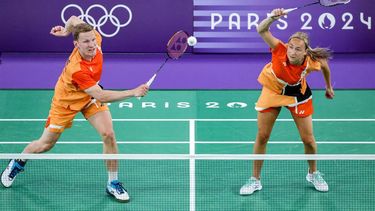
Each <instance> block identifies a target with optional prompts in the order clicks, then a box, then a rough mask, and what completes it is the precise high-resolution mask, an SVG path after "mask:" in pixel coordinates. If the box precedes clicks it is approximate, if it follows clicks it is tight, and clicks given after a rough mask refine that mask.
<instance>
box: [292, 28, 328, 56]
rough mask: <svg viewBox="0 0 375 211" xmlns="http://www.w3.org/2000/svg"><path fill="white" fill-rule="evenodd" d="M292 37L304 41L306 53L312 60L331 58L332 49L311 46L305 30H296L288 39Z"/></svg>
mask: <svg viewBox="0 0 375 211" xmlns="http://www.w3.org/2000/svg"><path fill="white" fill-rule="evenodd" d="M293 38H297V39H300V40H302V41H303V42H304V43H305V47H306V49H307V55H308V56H309V57H310V58H311V59H312V60H314V61H316V60H318V59H325V60H327V59H331V58H332V51H331V50H330V49H329V48H319V47H318V48H311V47H310V39H309V35H308V34H307V33H305V32H296V33H294V34H293V35H292V36H290V38H289V41H290V40H291V39H293Z"/></svg>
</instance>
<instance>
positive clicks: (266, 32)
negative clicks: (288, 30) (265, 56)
mask: <svg viewBox="0 0 375 211" xmlns="http://www.w3.org/2000/svg"><path fill="white" fill-rule="evenodd" d="M271 14H272V16H270V17H267V18H266V19H264V20H263V21H262V22H260V24H259V26H258V28H257V31H258V33H259V35H260V36H261V37H262V39H263V40H264V42H266V43H267V45H268V46H269V47H270V48H271V49H274V48H275V47H276V46H277V44H278V43H279V42H280V41H279V39H277V38H276V37H274V36H273V35H272V34H271V32H270V26H271V24H272V23H273V22H275V21H276V20H277V19H279V18H280V17H281V16H283V15H286V13H284V9H274V10H272V12H271Z"/></svg>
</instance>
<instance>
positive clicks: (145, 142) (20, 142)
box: [0, 140, 375, 151]
mask: <svg viewBox="0 0 375 211" xmlns="http://www.w3.org/2000/svg"><path fill="white" fill-rule="evenodd" d="M29 143H30V141H17V142H15V141H0V145H1V144H4V145H5V144H29ZM194 143H196V144H254V143H255V142H254V141H195V142H194ZM316 143H317V144H375V140H374V141H317V142H316ZM56 144H103V142H102V141H58V142H57V143H56ZM117 144H189V145H194V144H191V142H190V141H117ZM268 144H302V141H269V142H268ZM190 147H193V146H190ZM190 151H192V149H190ZM194 151H195V149H194Z"/></svg>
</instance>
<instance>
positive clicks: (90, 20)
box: [61, 4, 133, 37]
mask: <svg viewBox="0 0 375 211" xmlns="http://www.w3.org/2000/svg"><path fill="white" fill-rule="evenodd" d="M69 8H76V9H78V11H79V12H80V15H77V16H78V17H79V18H80V19H82V20H86V22H87V23H88V24H90V25H91V26H93V27H94V29H98V31H99V32H100V34H101V35H103V36H104V37H113V36H115V35H116V34H118V32H119V31H120V28H122V27H125V26H127V25H129V23H130V22H131V20H132V17H133V14H132V11H131V10H130V8H129V7H128V6H126V5H124V4H117V5H115V6H114V7H113V8H112V9H111V10H110V11H109V13H108V11H107V9H106V8H105V7H104V6H103V5H100V4H94V5H91V6H90V7H89V8H87V10H86V12H84V11H83V9H82V7H80V6H79V5H77V4H69V5H67V6H65V7H64V8H63V10H62V11H61V20H62V21H63V22H64V24H66V19H65V11H66V10H67V9H69ZM93 8H99V9H101V10H103V12H104V15H103V16H102V17H100V18H99V20H98V21H96V20H95V18H94V17H92V16H91V15H89V12H90V11H91V10H92V9H93ZM117 8H123V9H125V10H126V11H127V13H128V14H129V18H128V20H127V21H126V22H125V23H121V22H120V20H119V19H118V18H117V17H116V16H114V15H113V12H114V11H115V10H116V9H117ZM108 19H109V21H110V22H111V23H112V24H113V25H114V26H115V27H116V30H115V32H113V33H112V34H106V33H104V32H103V31H102V29H101V27H102V26H103V25H104V24H106V23H107V21H108Z"/></svg>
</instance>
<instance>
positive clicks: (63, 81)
mask: <svg viewBox="0 0 375 211" xmlns="http://www.w3.org/2000/svg"><path fill="white" fill-rule="evenodd" d="M95 37H96V42H97V45H98V47H97V50H96V55H95V57H94V58H93V59H92V61H86V60H84V59H83V58H82V57H81V55H80V54H79V52H78V49H77V48H74V49H73V52H72V53H71V54H70V56H69V60H68V61H67V62H66V64H65V67H64V70H63V72H62V73H61V75H60V77H59V80H58V81H57V83H56V86H55V94H54V96H53V100H52V103H53V104H56V105H59V106H62V107H65V108H68V107H69V108H70V109H71V110H77V111H79V110H82V109H83V108H84V107H85V105H87V104H88V103H89V102H90V100H91V96H90V95H88V94H87V93H86V92H84V90H85V89H87V88H90V87H92V86H94V85H96V84H97V83H98V82H99V80H100V78H101V75H102V67H103V53H102V51H101V42H102V38H101V36H100V34H99V33H98V32H97V31H95Z"/></svg>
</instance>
